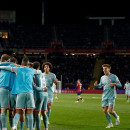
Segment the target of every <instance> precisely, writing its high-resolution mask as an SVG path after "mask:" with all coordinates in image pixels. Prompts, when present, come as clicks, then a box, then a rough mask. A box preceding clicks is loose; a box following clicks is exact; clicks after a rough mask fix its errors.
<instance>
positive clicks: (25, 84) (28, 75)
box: [16, 67, 33, 93]
mask: <svg viewBox="0 0 130 130" xmlns="http://www.w3.org/2000/svg"><path fill="white" fill-rule="evenodd" d="M16 82H17V86H18V89H19V92H18V93H23V92H32V93H33V88H32V83H33V69H32V68H29V67H17V80H16Z"/></svg>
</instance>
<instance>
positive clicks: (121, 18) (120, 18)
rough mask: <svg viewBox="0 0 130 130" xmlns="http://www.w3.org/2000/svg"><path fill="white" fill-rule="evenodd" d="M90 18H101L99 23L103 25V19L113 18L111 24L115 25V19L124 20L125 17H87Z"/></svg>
mask: <svg viewBox="0 0 130 130" xmlns="http://www.w3.org/2000/svg"><path fill="white" fill-rule="evenodd" d="M86 18H87V19H89V20H99V25H102V20H111V24H112V25H114V21H115V20H123V19H125V17H86Z"/></svg>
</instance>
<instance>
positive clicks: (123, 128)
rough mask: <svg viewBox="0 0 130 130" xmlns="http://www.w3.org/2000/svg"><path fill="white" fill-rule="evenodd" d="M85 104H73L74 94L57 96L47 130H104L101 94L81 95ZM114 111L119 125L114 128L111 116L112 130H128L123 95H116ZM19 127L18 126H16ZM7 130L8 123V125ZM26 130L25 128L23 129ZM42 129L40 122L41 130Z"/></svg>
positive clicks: (129, 113)
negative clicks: (118, 117)
mask: <svg viewBox="0 0 130 130" xmlns="http://www.w3.org/2000/svg"><path fill="white" fill-rule="evenodd" d="M81 96H82V97H83V98H84V100H85V102H84V103H82V102H81V100H80V101H79V103H75V101H76V100H77V95H76V94H59V95H58V99H54V102H53V104H52V109H51V110H52V111H51V115H50V119H49V121H50V124H49V130H104V129H105V127H106V126H107V125H108V123H107V120H106V118H105V116H104V113H103V110H102V108H101V96H102V95H101V94H82V95H81ZM115 111H116V112H117V114H118V115H119V116H120V121H121V122H120V125H119V126H115V118H114V117H113V116H111V118H112V121H113V124H114V127H113V128H111V129H114V130H130V102H126V96H125V95H124V94H118V95H117V99H116V102H115ZM18 127H19V126H18ZM8 129H10V127H9V123H8ZM25 129H26V128H25ZM43 129H44V125H43V122H41V130H43Z"/></svg>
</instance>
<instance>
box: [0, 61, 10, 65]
mask: <svg viewBox="0 0 130 130" xmlns="http://www.w3.org/2000/svg"><path fill="white" fill-rule="evenodd" d="M10 64H12V62H1V63H0V66H8V65H10Z"/></svg>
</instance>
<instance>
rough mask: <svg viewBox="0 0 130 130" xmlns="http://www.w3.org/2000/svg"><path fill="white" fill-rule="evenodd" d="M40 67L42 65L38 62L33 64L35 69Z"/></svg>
mask: <svg viewBox="0 0 130 130" xmlns="http://www.w3.org/2000/svg"><path fill="white" fill-rule="evenodd" d="M38 67H40V63H39V62H38V61H35V62H33V68H34V69H38Z"/></svg>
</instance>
